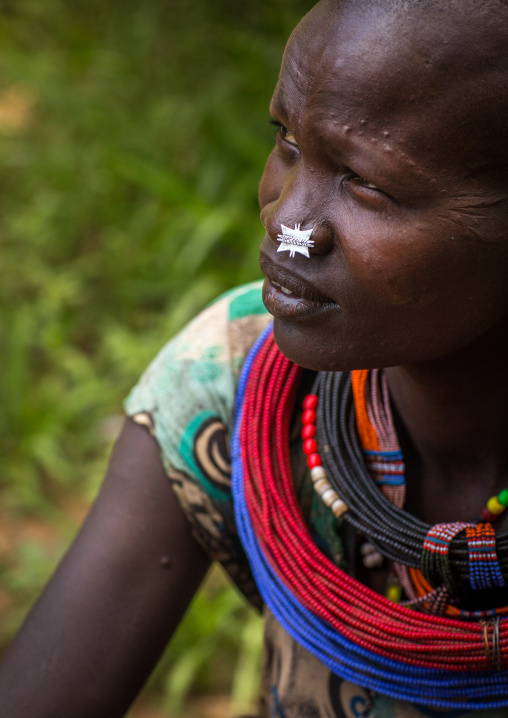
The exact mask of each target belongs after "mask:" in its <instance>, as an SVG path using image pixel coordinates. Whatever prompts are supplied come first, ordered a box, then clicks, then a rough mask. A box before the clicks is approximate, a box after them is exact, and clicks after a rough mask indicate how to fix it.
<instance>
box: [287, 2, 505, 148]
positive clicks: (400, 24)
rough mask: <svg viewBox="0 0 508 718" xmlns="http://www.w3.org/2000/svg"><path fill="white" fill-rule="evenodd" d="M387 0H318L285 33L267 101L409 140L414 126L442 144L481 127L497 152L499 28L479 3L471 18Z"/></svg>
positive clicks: (500, 127) (296, 113)
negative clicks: (402, 8)
mask: <svg viewBox="0 0 508 718" xmlns="http://www.w3.org/2000/svg"><path fill="white" fill-rule="evenodd" d="M410 4H414V3H410ZM466 4H467V5H469V4H470V3H469V2H468V0H466ZM396 5H398V3H395V2H379V0H377V1H376V2H371V1H370V0H364V1H360V2H356V3H354V4H353V3H347V4H344V3H339V2H330V0H327V1H326V2H321V3H319V4H318V5H317V6H316V7H315V8H314V9H313V10H312V11H311V13H309V14H308V15H307V16H306V17H305V18H304V20H303V21H302V22H301V23H300V25H299V26H298V27H297V28H296V30H295V32H294V33H293V35H292V37H291V38H290V41H289V43H288V46H287V49H286V53H285V56H284V61H283V67H282V71H281V76H280V81H279V84H278V87H277V89H276V92H275V94H274V104H275V105H276V106H278V109H283V110H284V111H285V112H286V113H287V115H288V117H289V118H292V117H296V118H298V117H300V116H302V109H303V108H307V109H309V110H311V111H312V112H313V113H314V117H316V118H317V119H319V118H323V119H325V120H326V119H328V120H329V121H332V122H333V121H336V122H337V123H342V124H343V125H347V124H348V123H349V122H352V123H359V122H361V121H363V123H364V124H370V125H371V126H372V124H374V125H377V126H379V128H380V129H383V130H384V131H386V130H390V131H391V132H393V131H395V132H397V131H400V133H401V137H402V136H403V137H405V139H406V141H407V142H409V143H411V142H412V141H413V139H414V140H415V141H416V142H418V141H419V136H420V135H421V133H422V132H423V135H426V136H427V138H428V140H429V142H431V141H432V142H435V140H436V139H437V136H439V137H440V138H441V140H442V141H443V142H445V143H447V144H448V145H450V149H452V146H453V145H455V144H456V143H457V144H458V146H460V147H462V148H464V142H465V141H466V144H469V140H471V141H472V147H475V148H477V149H478V144H477V141H476V139H474V141H473V136H474V135H475V132H476V129H478V128H483V129H481V133H482V135H484V134H485V131H484V130H485V128H486V127H490V129H491V132H490V137H489V139H488V142H483V145H485V151H486V152H487V153H488V152H489V150H488V149H487V145H490V146H491V150H493V151H494V150H495V151H496V152H497V153H498V154H499V152H500V150H502V148H501V147H499V144H497V147H496V142H501V143H502V144H504V145H506V130H505V123H504V122H501V123H500V122H499V118H500V117H506V109H507V108H506V106H505V105H506V103H507V99H506V98H507V94H508V93H507V90H508V34H507V33H506V31H505V29H504V28H502V29H499V28H498V27H497V28H494V27H493V19H492V17H491V16H490V15H488V13H487V18H486V19H485V17H484V18H483V19H482V21H481V23H480V24H479V23H475V22H474V18H472V17H471V16H469V17H465V16H464V14H463V13H458V12H456V10H455V9H454V8H451V9H448V10H447V11H446V12H444V11H443V9H442V4H440V5H439V6H440V7H441V11H440V12H437V11H434V12H427V13H424V12H423V11H422V9H421V8H420V9H419V8H415V9H414V10H413V11H412V12H399V11H397V12H396V11H394V9H393V8H394V7H395V6H396ZM422 5H425V6H427V5H428V3H427V2H422ZM448 5H453V3H451V4H450V3H448ZM433 7H436V4H435V3H434V4H433ZM462 7H463V9H464V5H463V6H462ZM427 9H428V8H427ZM503 10H505V9H504V8H503ZM505 16H506V19H507V20H508V14H506V13H505ZM494 19H495V18H494ZM494 24H495V23H494ZM292 129H293V130H294V129H296V127H295V125H292ZM496 133H497V134H498V135H499V139H498V140H496ZM434 135H436V136H434ZM459 135H465V137H459ZM450 143H451V144H450Z"/></svg>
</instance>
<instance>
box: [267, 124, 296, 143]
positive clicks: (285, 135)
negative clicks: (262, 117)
mask: <svg viewBox="0 0 508 718" xmlns="http://www.w3.org/2000/svg"><path fill="white" fill-rule="evenodd" d="M270 124H271V125H274V127H278V128H279V131H278V133H277V134H278V135H279V137H281V139H283V140H284V141H285V142H289V144H290V145H294V146H295V147H298V143H297V141H296V138H295V136H294V134H293V133H292V132H291V130H289V129H288V128H287V127H286V126H285V125H283V124H282V122H279V121H278V120H270Z"/></svg>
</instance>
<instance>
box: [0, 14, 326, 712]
mask: <svg viewBox="0 0 508 718" xmlns="http://www.w3.org/2000/svg"><path fill="white" fill-rule="evenodd" d="M312 4H313V3H312V0H244V1H243V2H242V3H238V2H232V1H231V0H213V1H211V0H165V1H163V0H143V2H139V0H137V1H136V2H134V0H122V1H121V2H120V1H118V0H117V1H113V0H111V1H109V2H108V1H107V0H101V1H100V0H67V1H65V0H11V1H8V0H0V50H1V52H0V348H1V352H0V357H1V364H0V366H1V372H0V402H1V403H0V501H1V507H2V508H1V511H2V515H3V522H2V526H3V529H0V647H1V646H5V645H6V644H7V642H8V641H9V640H10V638H11V636H12V635H13V632H14V631H15V629H16V626H17V625H18V623H19V621H20V620H21V618H22V616H23V615H24V614H25V612H26V610H27V608H28V606H29V605H30V603H31V602H32V601H33V598H34V596H35V595H36V593H37V592H38V591H39V590H40V587H41V586H42V585H43V583H44V582H45V580H46V579H47V577H48V575H49V573H50V571H51V569H52V567H53V566H54V564H55V561H56V560H57V559H58V557H59V556H60V555H61V553H62V552H63V550H64V549H65V546H66V545H67V544H68V542H69V540H70V539H71V536H72V534H73V532H74V531H75V528H76V525H77V522H78V517H80V516H81V515H82V513H83V506H84V505H85V504H86V503H88V502H89V501H90V500H91V498H92V497H93V495H94V493H95V491H96V489H97V486H98V484H99V482H100V479H101V476H102V475H103V472H104V469H105V463H106V460H107V455H108V452H109V450H110V446H111V442H112V440H113V438H114V435H115V433H116V431H117V429H118V426H119V423H120V421H121V402H122V399H123V398H124V396H125V395H126V393H127V392H128V390H129V388H130V387H131V386H132V385H133V383H134V382H135V381H136V379H137V377H138V376H139V374H140V372H141V371H142V370H143V368H144V367H145V365H146V364H147V362H148V361H149V360H150V359H151V358H152V357H153V355H154V354H155V353H156V351H157V350H158V349H159V348H160V347H161V346H162V344H163V343H164V342H165V341H166V340H167V338H169V337H170V336H171V335H172V334H173V333H175V331H177V330H178V329H179V328H180V327H181V326H182V325H183V324H184V323H185V322H186V321H187V320H188V319H189V318H190V317H191V316H192V315H194V314H195V313H196V312H197V311H198V310H199V309H200V308H201V307H202V306H203V305H204V304H206V303H207V302H208V301H209V300H210V299H212V298H213V297H214V296H216V295H217V294H219V293H220V292H222V291H223V290H225V289H228V288H229V287H231V286H234V285H235V284H238V283H240V282H245V281H248V280H251V279H254V278H256V277H258V276H259V269H258V266H257V251H258V243H259V240H260V239H261V237H262V234H263V231H262V228H261V225H260V223H259V218H258V208H257V201H256V188H257V183H258V181H259V177H260V174H261V170H262V166H263V162H264V160H265V158H266V156H267V154H268V152H269V149H270V146H271V144H272V142H273V128H270V127H269V126H268V124H267V120H268V102H269V98H270V94H271V91H272V89H273V86H274V84H275V81H276V77H277V71H278V66H279V63H280V57H281V54H282V49H283V45H284V42H285V39H286V38H287V36H288V34H289V32H290V31H291V29H292V27H293V26H294V25H295V23H296V22H297V20H298V19H299V17H301V15H302V14H303V13H304V12H305V11H307V10H308V9H309V8H310V7H311V5H312ZM218 634H220V637H219V638H217V637H216V636H217V635H218ZM213 636H215V637H213ZM242 636H243V638H242ZM258 656H259V635H258V632H257V619H255V618H254V617H250V616H249V615H248V614H246V612H245V609H244V608H243V607H242V606H241V602H240V600H239V599H238V598H237V597H236V595H235V594H233V593H232V592H230V590H229V589H227V588H226V587H225V584H224V583H223V582H222V581H221V580H220V579H218V578H217V576H212V578H211V580H210V581H209V582H208V584H207V586H205V589H204V592H202V593H201V594H200V595H199V596H198V598H197V599H196V605H195V606H194V607H193V609H191V618H190V620H188V621H187V622H186V623H185V624H184V625H183V627H182V628H181V629H180V631H179V634H178V635H177V637H176V641H175V647H174V649H173V650H172V652H171V655H168V656H167V657H165V659H164V660H163V664H162V666H161V668H160V669H159V670H158V671H157V672H156V675H155V677H154V679H153V680H152V687H151V689H150V690H151V691H152V693H151V694H157V695H159V696H160V697H161V700H162V701H163V704H164V705H165V706H166V707H172V708H175V707H178V706H179V705H181V704H182V701H183V699H184V696H185V695H186V692H187V690H188V689H189V687H190V686H191V685H192V686H194V690H210V689H215V690H218V691H220V690H226V689H227V687H228V685H229V682H230V681H231V675H233V676H234V677H233V682H234V691H235V692H236V696H237V705H238V704H240V703H241V702H242V700H245V699H246V697H247V698H248V697H249V696H250V694H251V693H252V691H253V690H254V688H253V681H252V677H253V676H255V675H256V669H255V666H256V665H257V663H256V662H257V661H258ZM169 665H171V666H172V667H173V670H172V671H171V672H170V673H168V670H167V669H168V666H169ZM233 666H236V672H234V671H233ZM249 681H250V683H249Z"/></svg>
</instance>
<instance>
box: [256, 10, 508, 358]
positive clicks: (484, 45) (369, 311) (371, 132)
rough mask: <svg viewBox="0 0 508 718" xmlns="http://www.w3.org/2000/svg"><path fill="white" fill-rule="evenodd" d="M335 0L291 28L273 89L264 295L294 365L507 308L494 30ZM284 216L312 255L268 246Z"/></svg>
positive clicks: (470, 332) (385, 354) (458, 334)
mask: <svg viewBox="0 0 508 718" xmlns="http://www.w3.org/2000/svg"><path fill="white" fill-rule="evenodd" d="M337 4H338V3H336V2H333V3H331V2H321V3H319V4H318V5H317V6H316V7H315V8H314V10H313V11H312V12H311V13H310V14H309V15H308V16H307V17H306V18H304V20H303V21H302V23H300V25H299V26H298V28H297V29H296V31H295V32H294V33H293V35H292V37H291V39H290V41H289V43H288V47H287V49H286V53H285V56H284V60H283V64H282V70H281V74H280V78H279V82H278V84H277V87H276V89H275V93H274V96H273V100H272V104H271V113H272V116H273V118H274V120H275V122H276V123H277V125H278V128H279V129H278V132H277V138H276V142H275V147H274V149H273V151H272V153H271V155H270V157H269V159H268V162H267V165H266V169H265V172H264V175H263V178H262V181H261V185H260V191H259V197H260V204H261V219H262V222H263V224H264V226H265V227H266V236H265V238H264V240H263V243H262V246H261V268H262V270H263V272H264V273H265V274H266V276H267V279H266V281H265V284H264V289H263V298H264V301H265V304H266V307H267V309H268V310H269V311H270V312H271V313H272V314H273V315H274V318H275V321H274V331H275V338H276V341H277V343H278V344H279V346H280V348H281V350H282V351H283V352H284V354H286V356H288V357H289V358H290V359H292V360H293V361H295V362H297V363H299V364H301V365H303V366H306V367H309V368H314V369H326V370H336V369H351V368H369V367H374V366H393V365H400V364H409V363H413V362H420V361H426V360H430V359H433V358H436V357H440V356H443V355H445V354H447V353H450V352H453V351H455V350H457V349H459V348H461V347H464V346H466V345H468V344H469V343H470V342H472V341H473V340H475V339H477V338H478V337H479V336H480V335H481V334H482V333H483V332H485V331H486V330H488V329H491V328H492V327H494V326H495V325H496V324H499V323H502V322H504V321H505V317H506V316H507V314H508V312H507V310H508V281H507V279H506V278H507V276H508V273H507V270H508V241H507V240H508V236H507V235H508V233H507V231H506V227H507V226H508V224H507V220H508V206H507V201H506V200H507V194H508V193H507V191H506V189H505V188H506V186H507V185H506V167H507V158H508V150H507V140H506V137H505V131H504V125H505V123H504V121H503V120H502V117H505V116H506V115H505V112H504V109H501V108H500V106H499V105H498V104H494V103H493V102H492V98H493V97H494V98H496V97H498V94H496V92H495V91H494V90H493V88H497V92H498V91H499V88H500V84H499V83H500V81H501V80H502V82H504V83H506V71H505V70H506V68H501V69H500V68H499V67H498V66H496V65H494V64H493V63H491V62H490V60H489V59H488V58H489V57H499V53H500V52H501V53H506V50H505V49H502V48H504V47H506V42H504V38H502V39H496V37H494V35H495V32H493V30H492V28H491V27H490V26H488V27H483V29H482V27H480V28H479V26H478V23H475V22H474V18H472V17H471V15H470V14H469V15H468V16H467V23H466V22H465V21H462V20H461V19H460V18H459V19H457V18H456V17H448V16H442V15H440V16H439V17H433V16H432V14H431V13H428V14H426V15H425V18H424V19H425V23H422V18H421V17H420V18H418V16H417V12H418V11H417V10H415V13H414V16H411V15H409V16H407V17H404V18H403V19H401V18H399V17H396V16H394V14H393V12H392V11H391V10H388V11H386V10H384V11H380V10H379V9H375V8H373V7H372V4H370V3H368V2H366V3H363V4H360V5H358V4H355V5H354V7H352V8H349V7H346V6H343V7H341V8H339V9H337ZM362 5H364V6H365V7H364V8H363V7H362ZM387 5H390V3H387ZM461 24H462V25H463V26H462V27H461ZM486 24H487V25H488V23H486V22H484V25H486ZM469 28H473V31H472V32H473V33H475V34H474V37H473V35H472V32H471V31H470V30H469ZM503 43H504V44H503ZM464 48H467V52H466V54H464ZM494 52H497V53H498V54H497V55H492V53H494ZM486 58H487V59H486ZM501 71H502V72H501ZM504 94H505V95H506V92H505V93H504ZM488 98H490V102H488V101H487V100H488ZM496 102H497V100H496ZM296 224H300V225H301V229H302V230H305V229H312V230H313V234H312V239H313V241H314V246H313V247H312V248H311V249H310V257H309V258H307V257H305V256H303V255H302V254H299V253H297V254H296V255H295V256H294V257H290V255H289V252H278V251H277V249H278V247H279V246H280V242H279V241H278V235H280V234H281V225H285V226H289V227H294V226H295V225H296ZM279 285H281V286H282V287H284V288H285V291H284V290H283V289H282V288H281V286H279ZM287 290H290V291H291V294H288V293H287Z"/></svg>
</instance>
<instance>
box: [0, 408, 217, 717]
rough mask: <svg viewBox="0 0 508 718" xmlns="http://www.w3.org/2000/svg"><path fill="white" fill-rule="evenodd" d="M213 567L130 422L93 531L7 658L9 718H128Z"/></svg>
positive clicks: (149, 447)
mask: <svg viewBox="0 0 508 718" xmlns="http://www.w3.org/2000/svg"><path fill="white" fill-rule="evenodd" d="M208 565H209V560H208V558H207V557H206V556H205V554H204V553H203V551H202V550H201V549H200V547H199V546H198V545H197V543H196V542H195V540H194V539H193V538H192V536H191V535H190V532H189V528H188V524H187V521H186V519H185V518H184V516H183V514H182V512H181V511H180V509H179V507H178V505H177V502H176V498H175V496H174V493H173V490H172V489H171V487H170V485H169V482H168V480H167V477H166V475H165V473H164V470H163V468H162V465H161V460H160V455H159V448H158V446H157V444H156V442H155V441H154V439H152V437H151V436H150V435H149V434H148V432H147V431H146V430H145V429H144V428H143V427H141V426H139V425H137V424H135V423H134V422H132V421H130V420H129V421H127V423H126V425H125V427H124V429H123V431H122V434H121V436H120V439H119V440H118V442H117V445H116V448H115V451H114V453H113V456H112V458H111V463H110V466H109V469H108V472H107V475H106V478H105V481H104V484H103V487H102V489H101V492H100V494H99V496H98V497H97V500H96V502H95V504H94V506H93V508H92V510H91V512H90V514H89V516H88V518H87V520H86V522H85V524H84V526H83V528H82V529H81V531H80V533H79V535H78V537H77V539H76V541H75V542H74V544H73V546H72V547H71V549H70V551H69V552H68V554H67V555H66V557H65V559H64V561H63V562H62V564H61V565H60V567H59V568H58V570H57V572H56V573H55V575H54V577H53V578H52V580H51V582H50V583H49V585H48V587H47V588H46V590H45V591H44V593H43V594H42V596H41V597H40V599H39V600H38V602H37V604H36V605H35V607H34V609H33V610H32V612H31V614H30V616H29V618H28V620H27V621H26V622H25V624H24V626H23V628H22V630H21V632H20V633H19V635H18V637H17V639H16V641H15V642H14V644H13V645H12V647H11V649H10V650H9V651H8V652H7V655H6V656H5V659H4V662H3V666H2V671H0V706H1V708H2V710H1V714H2V715H5V716H9V718H69V716H73V718H90V717H91V716H93V718H115V716H123V715H124V714H125V712H126V711H127V709H128V707H129V706H130V704H131V703H132V701H133V700H134V698H135V697H136V695H137V693H138V692H139V690H140V688H141V686H142V685H143V683H144V681H145V680H146V678H147V677H148V675H149V673H150V671H151V670H152V669H153V667H154V665H155V663H156V662H157V660H158V659H159V657H160V654H161V652H162V650H163V649H164V647H165V645H166V643H167V641H168V640H169V638H170V636H171V635H172V633H173V631H174V630H175V628H176V626H177V625H178V623H179V621H180V619H181V618H182V615H183V613H184V612H185V610H186V608H187V606H188V603H189V601H190V599H191V598H192V596H193V595H194V593H195V591H196V590H197V588H198V586H199V584H200V582H201V580H202V578H203V576H204V575H205V573H206V570H207V568H208Z"/></svg>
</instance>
